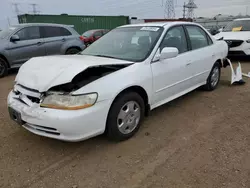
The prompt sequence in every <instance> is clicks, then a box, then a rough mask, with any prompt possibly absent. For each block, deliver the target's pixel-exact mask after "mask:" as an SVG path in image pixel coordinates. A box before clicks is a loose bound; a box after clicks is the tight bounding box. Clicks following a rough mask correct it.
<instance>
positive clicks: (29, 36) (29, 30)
mask: <svg viewBox="0 0 250 188" xmlns="http://www.w3.org/2000/svg"><path fill="white" fill-rule="evenodd" d="M15 35H18V36H19V38H20V41H22V40H33V39H39V38H40V31H39V27H26V28H23V29H21V30H20V31H18V32H17V33H16V34H15Z"/></svg>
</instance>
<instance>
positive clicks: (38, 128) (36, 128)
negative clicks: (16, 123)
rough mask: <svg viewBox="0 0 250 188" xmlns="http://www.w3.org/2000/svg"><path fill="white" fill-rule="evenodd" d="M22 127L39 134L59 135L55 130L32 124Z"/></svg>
mask: <svg viewBox="0 0 250 188" xmlns="http://www.w3.org/2000/svg"><path fill="white" fill-rule="evenodd" d="M23 126H24V127H26V128H27V129H31V130H33V131H38V132H41V133H47V134H51V135H57V136H59V135H60V132H59V131H58V130H57V129H55V128H51V127H44V126H40V125H34V124H29V123H26V124H24V125H23Z"/></svg>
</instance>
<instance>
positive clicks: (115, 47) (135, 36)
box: [81, 27, 163, 62]
mask: <svg viewBox="0 0 250 188" xmlns="http://www.w3.org/2000/svg"><path fill="white" fill-rule="evenodd" d="M162 31H163V28H162V27H124V28H117V29H114V30H112V31H110V32H108V33H107V34H106V35H104V36H103V37H102V38H100V39H99V40H97V41H96V42H94V43H93V44H91V45H90V46H89V47H88V48H86V49H85V50H84V51H82V52H81V54H82V55H92V56H102V57H110V58H115V59H122V60H127V61H133V62H140V61H143V60H144V59H146V58H147V57H148V55H149V54H150V53H151V51H152V49H153V48H154V46H155V44H156V42H157V41H158V39H159V37H160V36H161V33H162Z"/></svg>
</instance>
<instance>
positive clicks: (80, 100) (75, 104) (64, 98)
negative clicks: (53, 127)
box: [41, 93, 98, 110]
mask: <svg viewBox="0 0 250 188" xmlns="http://www.w3.org/2000/svg"><path fill="white" fill-rule="evenodd" d="M97 97H98V95H97V93H90V94H84V95H64V94H59V93H52V94H49V95H47V96H46V97H45V98H44V99H43V100H42V103H41V107H45V108H54V109H61V110H80V109H84V108H88V107H90V106H93V105H94V104H95V103H96V101H97Z"/></svg>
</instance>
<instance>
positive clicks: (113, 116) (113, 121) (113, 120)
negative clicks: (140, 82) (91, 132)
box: [106, 92, 145, 141]
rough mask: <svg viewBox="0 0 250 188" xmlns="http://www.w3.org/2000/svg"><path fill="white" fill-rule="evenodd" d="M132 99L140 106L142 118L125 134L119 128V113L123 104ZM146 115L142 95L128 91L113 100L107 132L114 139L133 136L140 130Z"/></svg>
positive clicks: (122, 139) (120, 139)
mask: <svg viewBox="0 0 250 188" xmlns="http://www.w3.org/2000/svg"><path fill="white" fill-rule="evenodd" d="M132 101H133V102H136V103H137V104H138V105H139V106H140V108H139V110H140V119H139V123H138V124H137V126H136V127H135V128H134V130H133V131H132V132H130V133H128V134H124V133H122V132H121V131H120V130H119V128H118V115H119V113H120V110H122V108H123V106H124V105H126V104H127V103H128V102H132ZM144 116H145V104H144V101H143V99H142V97H141V96H140V95H139V94H138V93H136V92H127V93H124V94H122V95H121V96H119V97H118V98H117V99H116V100H115V101H114V102H113V104H112V106H111V108H110V110H109V114H108V119H107V124H106V134H107V136H108V138H109V139H111V140H114V141H124V140H127V139H129V138H131V137H132V136H134V134H135V133H136V132H137V131H138V130H139V128H140V124H141V122H142V121H143V119H144Z"/></svg>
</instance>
